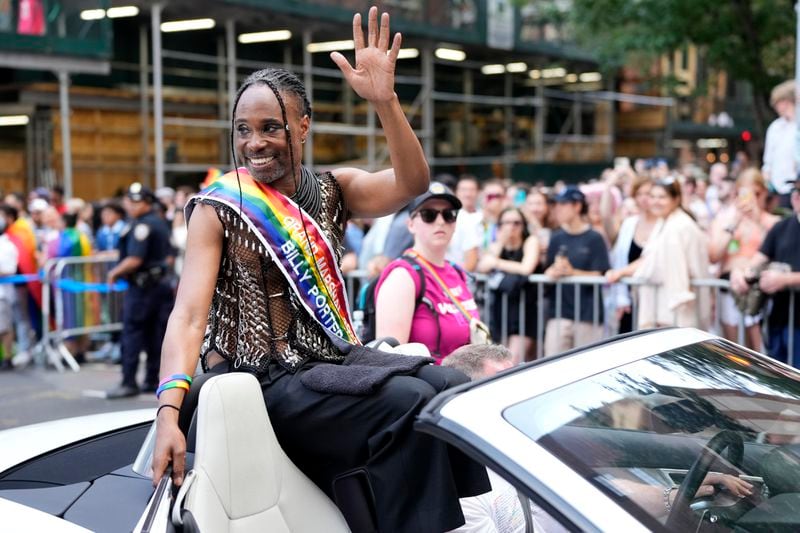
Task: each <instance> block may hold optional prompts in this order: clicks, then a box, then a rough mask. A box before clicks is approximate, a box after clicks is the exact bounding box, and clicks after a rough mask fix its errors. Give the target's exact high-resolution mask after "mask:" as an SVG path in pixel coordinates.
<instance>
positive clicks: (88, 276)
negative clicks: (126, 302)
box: [42, 255, 126, 372]
mask: <svg viewBox="0 0 800 533" xmlns="http://www.w3.org/2000/svg"><path fill="white" fill-rule="evenodd" d="M116 262H117V258H116V257H115V256H113V255H102V256H85V257H62V258H55V259H51V260H50V261H48V262H47V263H46V264H45V267H44V281H43V284H42V285H43V286H42V307H43V309H42V315H43V319H42V323H43V343H44V347H45V350H46V352H47V355H48V360H49V361H50V362H51V363H52V364H53V365H54V366H55V367H56V368H57V369H58V370H59V371H60V370H63V364H62V361H63V362H65V363H66V364H67V365H68V366H69V367H70V368H71V369H72V370H74V371H75V372H77V371H78V370H80V366H79V365H78V362H77V361H76V360H75V357H74V356H73V355H72V353H70V351H69V349H67V347H66V345H65V341H66V340H68V339H70V338H71V337H76V336H81V335H90V334H95V333H105V332H113V331H120V330H121V329H122V297H123V292H124V289H125V287H126V285H125V284H124V283H121V282H120V283H117V284H115V286H114V287H109V286H108V285H107V283H106V276H107V274H108V271H109V270H110V269H111V268H112V267H113V266H114V265H115V264H116Z"/></svg>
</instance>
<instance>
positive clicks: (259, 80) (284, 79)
mask: <svg viewBox="0 0 800 533" xmlns="http://www.w3.org/2000/svg"><path fill="white" fill-rule="evenodd" d="M259 84H260V85H266V86H267V87H269V88H270V90H271V91H272V92H273V94H274V95H275V98H276V99H277V100H278V105H279V106H280V108H281V119H282V120H283V126H284V131H285V132H286V144H287V145H288V146H289V165H290V166H291V169H292V181H293V182H294V184H295V190H296V189H297V188H299V186H300V184H299V181H298V176H297V174H296V172H295V168H294V161H295V160H294V146H292V132H291V129H290V128H289V119H288V116H287V114H286V103H285V102H284V100H283V96H282V95H281V93H282V92H283V93H285V94H289V95H293V96H294V97H295V98H297V99H298V100H299V101H300V103H301V104H302V114H303V115H307V116H308V118H309V119H310V118H311V102H309V101H308V97H307V96H306V88H305V86H304V85H303V83H302V82H301V81H300V79H299V78H298V77H297V76H295V75H294V74H292V73H291V72H289V71H288V70H284V69H282V68H265V69H261V70H257V71H256V72H253V73H252V74H250V75H249V76H248V77H247V79H246V80H244V83H242V86H241V87H239V90H238V91H236V98H235V99H234V101H233V109H232V110H231V153H233V160H234V169H235V170H236V181H237V182H238V183H239V214H240V215H241V211H242V183H241V181H240V179H239V169H238V167H237V166H236V164H235V163H236V150H235V149H234V140H233V131H234V129H235V126H234V120H235V118H236V108H237V107H238V105H239V99H240V98H241V97H242V94H243V93H244V92H245V91H246V90H247V89H249V88H250V87H251V86H253V85H259ZM300 222H301V223H302V225H303V233H304V235H305V238H306V242H307V243H308V246H309V249H311V238H310V237H309V235H308V229H307V228H306V221H305V217H304V216H303V211H302V210H301V211H300ZM311 258H312V260H313V261H314V264H315V265H316V267H317V269H319V265H317V258H316V257H315V256H314V255H313V254H312V255H311ZM322 288H323V290H324V291H325V293H326V294H327V296H328V298H330V292H329V290H328V286H327V284H325V283H323V284H322ZM267 320H268V321H269V324H270V327H272V315H271V312H270V309H269V305H267ZM270 345H271V349H272V350H273V352H274V351H275V342H274V339H273V338H270Z"/></svg>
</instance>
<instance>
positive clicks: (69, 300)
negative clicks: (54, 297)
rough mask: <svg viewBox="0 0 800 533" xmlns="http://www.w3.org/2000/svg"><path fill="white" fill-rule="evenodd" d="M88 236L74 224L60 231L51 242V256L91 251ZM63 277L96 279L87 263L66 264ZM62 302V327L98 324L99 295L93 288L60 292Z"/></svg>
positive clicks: (65, 255) (86, 281)
mask: <svg viewBox="0 0 800 533" xmlns="http://www.w3.org/2000/svg"><path fill="white" fill-rule="evenodd" d="M91 253H92V245H91V243H90V242H89V238H88V237H87V236H86V235H85V234H84V233H82V232H81V231H79V230H77V229H76V228H66V229H64V230H62V231H61V233H60V234H59V236H58V239H56V240H55V241H53V243H51V249H50V256H51V257H85V256H88V255H91ZM63 274H64V279H70V280H74V281H77V282H82V283H96V282H97V281H98V280H97V279H95V278H96V276H95V274H94V272H93V270H92V265H91V264H84V265H69V266H67V267H66V268H65V269H64V271H63ZM61 298H62V301H63V305H64V307H63V308H64V328H65V329H71V328H76V327H89V326H96V325H98V324H100V295H99V293H97V292H93V291H88V290H87V291H85V292H82V293H71V292H61Z"/></svg>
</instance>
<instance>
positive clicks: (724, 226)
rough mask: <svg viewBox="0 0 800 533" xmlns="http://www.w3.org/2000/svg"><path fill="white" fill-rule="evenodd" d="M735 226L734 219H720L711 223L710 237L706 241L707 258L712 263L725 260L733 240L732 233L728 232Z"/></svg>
mask: <svg viewBox="0 0 800 533" xmlns="http://www.w3.org/2000/svg"><path fill="white" fill-rule="evenodd" d="M736 224H737V221H736V220H735V218H727V217H726V218H725V219H724V220H723V219H721V218H720V217H717V218H716V219H714V221H713V222H712V223H711V232H710V233H711V235H710V238H709V239H708V258H709V260H710V261H711V262H712V263H718V262H720V261H722V260H724V259H725V256H726V255H727V252H728V245H729V244H730V242H731V239H733V233H732V232H730V231H728V230H729V229H734V228H735V226H736Z"/></svg>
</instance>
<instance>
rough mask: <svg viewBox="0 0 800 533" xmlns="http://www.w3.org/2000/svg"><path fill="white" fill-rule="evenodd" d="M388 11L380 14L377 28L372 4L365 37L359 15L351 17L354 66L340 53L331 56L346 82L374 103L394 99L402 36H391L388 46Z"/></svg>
mask: <svg viewBox="0 0 800 533" xmlns="http://www.w3.org/2000/svg"><path fill="white" fill-rule="evenodd" d="M389 37H390V33H389V14H388V13H384V14H383V15H381V21H380V27H378V8H377V7H374V6H373V7H371V8H370V10H369V15H368V21H367V40H366V43H365V42H364V31H363V30H362V28H361V14H360V13H356V14H355V15H354V16H353V41H354V42H355V49H356V64H355V67H353V66H351V65H350V62H349V61H347V59H346V58H345V57H344V56H343V55H342V54H340V53H339V52H332V53H331V59H332V60H333V62H334V63H336V65H337V66H338V67H339V69H340V70H341V71H342V74H344V77H345V79H346V80H347V83H349V84H350V87H352V88H353V90H354V91H355V92H356V94H358V95H359V96H360V97H361V98H363V99H365V100H367V101H369V102H373V103H380V102H387V101H389V100H391V99H393V98H394V96H395V94H394V69H395V63H396V62H397V54H398V53H399V52H400V42H401V40H402V37H401V36H400V34H399V33H396V34H395V35H394V38H393V39H392V46H391V48H389Z"/></svg>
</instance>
